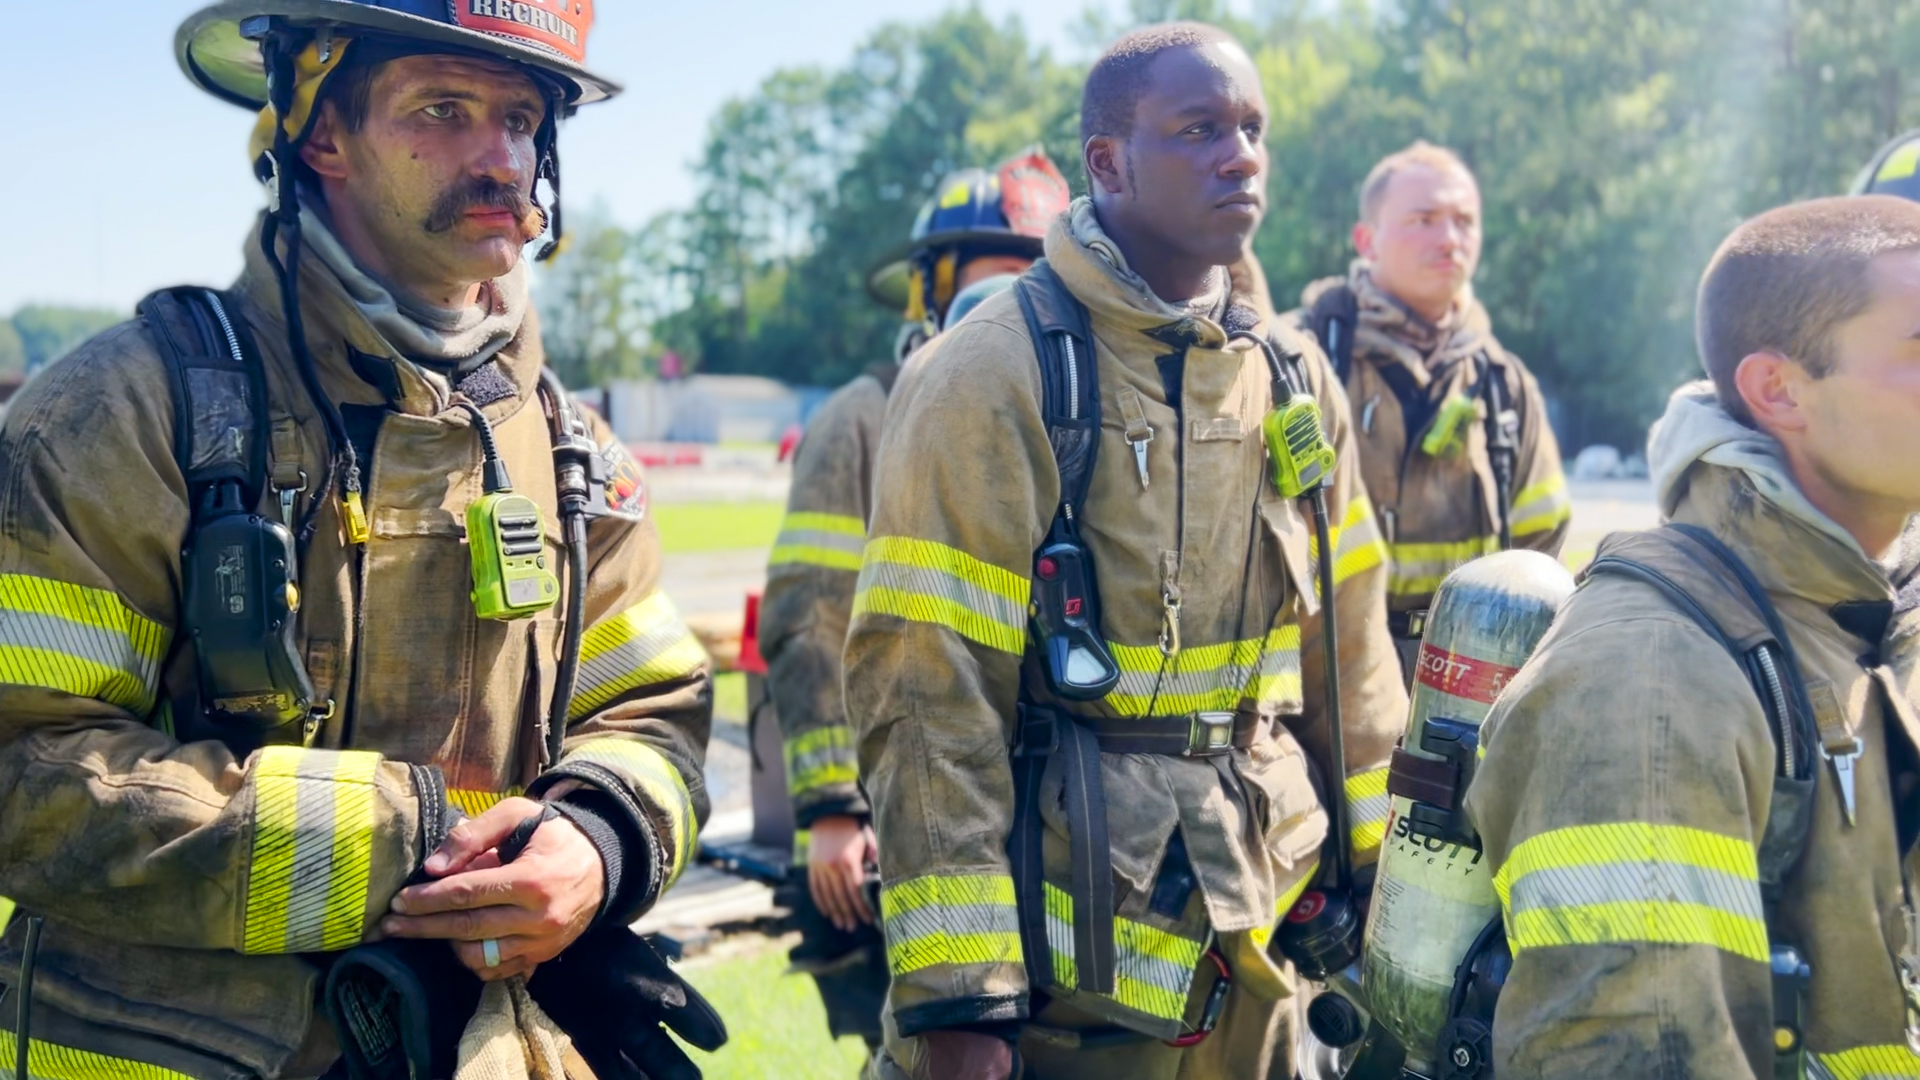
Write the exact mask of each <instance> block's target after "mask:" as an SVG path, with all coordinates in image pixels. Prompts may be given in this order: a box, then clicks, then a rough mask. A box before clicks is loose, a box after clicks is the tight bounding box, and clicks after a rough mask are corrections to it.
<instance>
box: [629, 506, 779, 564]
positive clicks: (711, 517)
mask: <svg viewBox="0 0 1920 1080" xmlns="http://www.w3.org/2000/svg"><path fill="white" fill-rule="evenodd" d="M785 513H786V506H785V504H783V503H778V502H771V501H768V502H715V503H667V504H664V505H662V504H659V503H655V504H654V507H653V521H654V524H655V525H657V526H658V527H659V529H660V547H661V549H662V550H664V551H667V552H669V553H683V552H695V551H726V550H730V549H738V548H764V547H772V546H773V538H774V537H775V536H776V535H778V534H779V532H780V518H781V517H782V516H783V515H784V514H785Z"/></svg>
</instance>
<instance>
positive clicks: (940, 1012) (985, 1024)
mask: <svg viewBox="0 0 1920 1080" xmlns="http://www.w3.org/2000/svg"><path fill="white" fill-rule="evenodd" d="M1026 1019H1027V995H1025V994H981V995H978V996H975V997H965V998H948V999H946V1000H944V1001H929V1002H927V1003H925V1004H923V1005H909V1006H907V1007H906V1008H904V1009H899V1010H897V1011H895V1012H894V1014H893V1023H894V1026H895V1027H897V1028H899V1029H900V1035H901V1037H902V1038H911V1037H913V1036H915V1035H925V1034H926V1033H927V1032H929V1031H950V1030H964V1031H978V1032H982V1033H985V1034H991V1035H1000V1032H1001V1031H1002V1030H1004V1027H1003V1025H1013V1024H1019V1023H1021V1022H1022V1021H1024V1020H1026ZM1000 1037H1002V1038H1004V1037H1005V1036H1004V1035H1001V1036H1000Z"/></svg>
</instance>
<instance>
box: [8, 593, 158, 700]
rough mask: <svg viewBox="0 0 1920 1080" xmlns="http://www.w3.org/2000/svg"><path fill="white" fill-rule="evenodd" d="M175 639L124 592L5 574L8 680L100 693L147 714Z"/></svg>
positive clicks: (78, 693)
mask: <svg viewBox="0 0 1920 1080" xmlns="http://www.w3.org/2000/svg"><path fill="white" fill-rule="evenodd" d="M171 640H172V633H171V632H170V631H168V630H167V629H165V628H164V627H162V626H161V625H160V624H159V623H156V622H152V621H150V620H148V619H146V618H144V617H142V616H140V615H138V614H136V613H135V612H134V610H133V609H132V608H130V607H128V606H127V604H126V602H125V601H124V600H122V599H120V596H119V594H118V593H114V592H109V591H107V590H105V589H90V588H87V587H85V586H82V585H72V584H69V583H67V582H64V581H54V580H52V579H50V578H42V577H34V576H32V575H30V574H0V682H8V683H13V684H16V685H20V686H41V687H45V688H47V689H49V690H58V691H60V692H62V693H67V694H73V695H74V696H76V697H87V698H94V699H96V700H98V701H104V702H107V703H108V704H110V705H118V706H119V707H121V708H123V709H125V710H127V711H128V712H130V713H133V714H134V715H136V716H141V717H144V716H145V715H146V714H147V713H148V712H149V711H150V710H151V709H152V708H153V698H154V692H155V688H156V687H158V686H159V684H160V661H161V659H162V658H163V657H165V656H166V654H167V645H168V643H169V642H170V641H171Z"/></svg>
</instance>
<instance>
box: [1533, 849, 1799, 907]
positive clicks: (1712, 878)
mask: <svg viewBox="0 0 1920 1080" xmlns="http://www.w3.org/2000/svg"><path fill="white" fill-rule="evenodd" d="M1648 901H1666V902H1672V903H1682V904H1704V905H1706V906H1708V907H1711V908H1717V909H1719V910H1721V911H1724V912H1727V913H1728V914H1730V915H1737V916H1739V917H1741V918H1747V919H1764V918H1765V913H1764V912H1763V911H1762V910H1761V904H1760V889H1759V886H1757V885H1756V884H1755V883H1754V882H1753V881H1752V880H1750V879H1747V878H1742V877H1739V876H1737V875H1734V874H1728V873H1723V872H1721V871H1719V870H1712V869H1708V868H1707V867H1704V866H1689V865H1687V864H1684V863H1671V862H1633V863H1603V864H1598V865H1589V866H1561V867H1554V868H1551V869H1544V870H1533V871H1530V872H1528V873H1527V874H1526V875H1525V876H1523V877H1521V878H1519V879H1518V880H1516V881H1515V882H1514V883H1513V891H1512V899H1511V901H1510V904H1509V907H1510V910H1512V911H1513V912H1515V913H1516V914H1517V913H1519V912H1523V911H1532V910H1535V909H1538V908H1555V907H1583V906H1586V905H1589V904H1616V903H1633V904H1638V903H1645V902H1648Z"/></svg>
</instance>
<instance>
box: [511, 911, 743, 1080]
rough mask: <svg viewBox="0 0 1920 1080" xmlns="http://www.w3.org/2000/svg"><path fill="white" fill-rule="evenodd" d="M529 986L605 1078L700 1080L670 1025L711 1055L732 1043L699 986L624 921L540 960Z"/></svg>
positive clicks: (534, 997) (622, 1079)
mask: <svg viewBox="0 0 1920 1080" xmlns="http://www.w3.org/2000/svg"><path fill="white" fill-rule="evenodd" d="M527 990H528V991H529V992H530V993H532V995H533V1000H534V1001H535V1002H537V1003H539V1005H540V1007H541V1008H542V1009H544V1010H546V1013H547V1015H548V1016H550V1017H552V1018H553V1022H554V1023H556V1024H559V1025H560V1027H561V1028H562V1029H563V1030H565V1031H566V1033H567V1034H568V1035H570V1036H572V1038H573V1045H574V1049H575V1050H577V1051H579V1053H580V1056H581V1057H583V1058H585V1059H586V1062H587V1064H588V1065H589V1066H591V1067H592V1068H593V1072H594V1075H595V1076H597V1077H598V1078H599V1080H700V1067H699V1066H698V1065H695V1064H694V1063H693V1061H692V1060H691V1059H689V1058H688V1057H687V1055H686V1053H685V1052H684V1051H682V1050H681V1049H680V1047H678V1046H677V1045H675V1044H674V1041H673V1038H672V1036H670V1035H668V1034H667V1031H666V1029H672V1031H673V1033H674V1034H675V1035H678V1036H680V1037H681V1038H682V1039H685V1040H686V1041H687V1042H689V1043H692V1044H693V1045H694V1046H697V1047H699V1048H700V1049H702V1050H706V1051H709V1052H711V1051H714V1050H718V1049H719V1048H720V1047H721V1046H722V1045H724V1044H725V1043H726V1041H727V1025H726V1023H725V1022H724V1021H722V1020H721V1019H720V1014H719V1013H717V1012H715V1011H714V1009H713V1006H712V1005H709V1004H708V1003H707V999H706V998H704V997H701V996H700V991H698V990H695V989H694V988H693V987H692V986H689V985H688V984H687V982H686V980H685V979H682V978H681V977H680V976H679V975H678V974H677V973H676V972H675V971H674V970H673V969H672V968H671V967H668V966H667V962H666V961H665V960H663V959H661V957H660V954H659V953H657V952H655V951H654V950H653V946H651V945H649V944H647V942H646V940H645V939H643V938H641V937H640V936H639V935H638V934H635V933H634V932H633V931H631V930H628V929H627V928H626V927H624V926H611V927H606V928H603V929H599V930H595V931H593V932H591V933H589V934H587V935H586V936H585V937H583V938H581V939H580V940H579V941H576V942H574V943H573V945H572V946H571V947H569V948H568V949H567V951H565V952H563V953H561V954H560V955H559V957H558V958H556V959H553V960H549V961H547V962H546V963H544V964H541V965H540V967H539V970H537V971H535V972H534V973H533V978H532V979H530V980H529V981H528V983H527ZM662 1025H665V1027H664V1028H663V1027H662Z"/></svg>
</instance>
